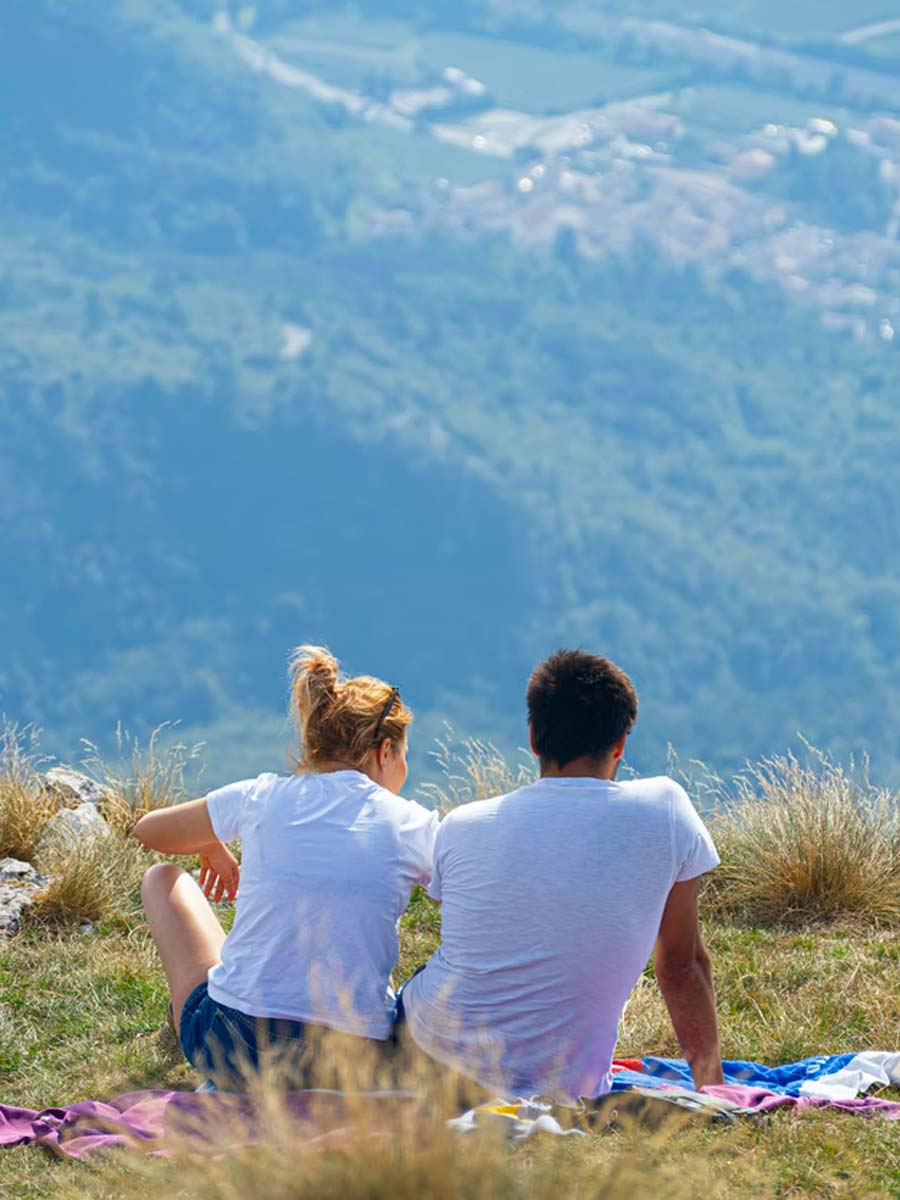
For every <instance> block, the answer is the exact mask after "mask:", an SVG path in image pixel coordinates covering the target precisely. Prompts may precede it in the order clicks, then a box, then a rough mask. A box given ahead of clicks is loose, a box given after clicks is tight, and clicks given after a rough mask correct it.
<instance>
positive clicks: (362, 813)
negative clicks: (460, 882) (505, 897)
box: [206, 771, 438, 1039]
mask: <svg viewBox="0 0 900 1200" xmlns="http://www.w3.org/2000/svg"><path fill="white" fill-rule="evenodd" d="M206 799H207V805H208V808H209V815H210V819H211V820H212V826H213V829H214V830H215V833H216V837H218V838H220V839H221V840H222V841H223V842H230V841H234V840H236V839H238V838H239V839H240V841H241V860H242V866H241V882H240V889H239V892H238V900H237V908H236V912H235V919H234V927H233V929H232V930H231V932H230V933H229V934H228V936H227V937H226V939H225V944H224V946H223V947H222V961H221V962H220V963H219V964H218V965H217V966H215V967H212V968H211V970H210V972H209V994H210V996H211V997H212V998H213V1000H216V1001H218V1002H219V1003H220V1004H226V1005H228V1006H229V1007H230V1008H236V1009H238V1010H239V1011H240V1012H243V1013H246V1014H247V1015H248V1016H252V1017H286V1018H289V1019H290V1020H295V1021H308V1022H311V1023H314V1024H317V1025H328V1026H330V1027H331V1028H333V1029H339V1030H341V1031H342V1032H344V1033H350V1034H357V1035H359V1036H361V1037H371V1038H379V1039H384V1038H387V1037H388V1036H389V1035H390V1031H391V1023H392V1014H393V1006H394V994H393V991H392V989H391V987H390V983H389V977H390V973H391V971H392V969H393V967H394V964H395V962H396V961H397V952H398V949H399V941H398V938H397V925H398V922H399V920H400V917H401V915H402V913H403V911H404V909H405V908H406V905H407V902H408V900H409V895H410V892H411V891H412V889H413V886H414V885H415V884H416V883H422V884H427V883H428V881H429V880H430V878H431V864H432V855H433V850H434V839H435V834H436V832H437V827H438V815H437V813H433V812H429V811H428V810H427V809H425V808H423V807H422V806H421V805H419V804H414V803H412V802H410V801H408V800H403V799H401V798H400V797H399V796H395V795H393V793H392V792H389V791H387V790H386V789H385V788H383V787H379V785H378V784H376V783H374V782H373V781H372V780H371V779H369V777H368V776H367V775H364V774H363V773H362V772H360V771H336V772H334V773H330V774H323V775H260V776H259V778H258V779H248V780H245V781H243V782H242V783H233V784H230V785H229V786H228V787H223V788H220V789H219V790H218V791H215V792H211V793H210V794H209V796H207V798H206Z"/></svg>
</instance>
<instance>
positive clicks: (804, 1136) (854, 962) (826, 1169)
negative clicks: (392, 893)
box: [0, 897, 900, 1200]
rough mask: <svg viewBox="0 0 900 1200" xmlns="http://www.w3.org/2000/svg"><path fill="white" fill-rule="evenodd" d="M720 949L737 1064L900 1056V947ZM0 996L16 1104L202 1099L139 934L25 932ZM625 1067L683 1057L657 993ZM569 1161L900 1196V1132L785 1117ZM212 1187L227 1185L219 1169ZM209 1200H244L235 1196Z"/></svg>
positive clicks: (792, 1191) (417, 947) (408, 1176)
mask: <svg viewBox="0 0 900 1200" xmlns="http://www.w3.org/2000/svg"><path fill="white" fill-rule="evenodd" d="M708 936H709V942H710V947H711V949H712V951H713V955H714V960H715V966H716V977H717V984H718V992H719V1008H720V1014H721V1021H722V1026H723V1035H724V1046H723V1049H724V1053H725V1054H726V1055H729V1056H731V1057H745V1056H747V1057H753V1058H756V1059H761V1060H764V1061H773V1062H774V1061H788V1060H790V1059H793V1058H796V1057H800V1056H805V1055H808V1054H813V1053H817V1052H821V1051H825V1050H832V1051H835V1052H840V1051H850V1050H854V1049H859V1048H864V1047H880V1046H884V1047H890V1046H893V1045H895V1044H896V1042H897V1012H898V1009H900V970H898V960H900V937H898V936H897V935H896V934H895V933H890V934H888V933H878V932H876V931H874V930H872V929H866V928H862V927H859V926H855V925H849V924H836V925H833V926H831V927H829V928H827V929H823V928H821V927H819V928H806V929H803V928H801V929H793V930H790V931H777V930H770V931H760V930H752V929H747V928H742V927H736V926H733V925H728V924H720V923H715V924H711V925H709V927H708ZM434 940H435V914H434V913H433V912H432V911H431V908H430V905H429V904H428V903H427V902H426V901H424V900H423V899H422V898H421V897H419V898H418V899H417V900H416V901H415V902H414V904H413V906H412V908H411V910H410V911H409V913H408V914H407V916H406V918H405V920H404V957H403V962H402V964H401V971H400V974H406V973H407V972H408V971H409V970H410V969H411V968H412V967H413V965H414V964H415V963H416V962H418V961H420V959H421V958H422V957H423V956H424V955H425V954H426V953H427V952H428V951H429V949H430V948H431V946H432V945H433V944H434ZM0 994H2V997H3V1008H2V1014H3V1025H2V1031H0V1079H2V1098H3V1101H4V1102H6V1103H16V1104H22V1105H25V1106H28V1107H44V1106H47V1105H52V1104H59V1103H65V1102H71V1101H74V1100H76V1099H83V1098H87V1097H101V1098H102V1097H106V1098H109V1097H112V1096H115V1095H119V1094H121V1093H123V1092H126V1091H129V1090H131V1089H132V1088H135V1087H174V1088H191V1087H193V1086H196V1078H195V1076H194V1075H193V1073H192V1072H191V1070H190V1069H189V1068H188V1067H187V1066H186V1065H185V1064H184V1063H183V1061H182V1060H181V1058H180V1055H179V1054H178V1052H177V1050H176V1049H175V1048H174V1046H173V1043H172V1042H171V1040H170V1038H169V1037H168V1035H167V1034H166V1033H164V1032H163V1024H164V1017H165V1005H166V999H167V997H166V991H165V987H164V982H163V979H162V975H161V972H160V970H159V967H158V965H157V963H156V961H155V956H154V953H153V949H152V947H151V945H150V944H149V941H148V938H147V935H146V932H145V931H144V930H143V929H142V927H141V926H140V924H139V923H135V924H134V925H132V926H130V927H129V926H126V927H121V926H118V927H117V926H106V927H98V928H96V929H95V930H93V931H92V932H90V933H82V932H81V931H80V930H78V929H74V930H51V929H41V928H31V929H29V930H28V931H27V932H26V933H25V934H24V935H22V936H20V937H19V938H18V939H17V940H15V941H13V942H10V943H9V944H8V945H7V946H5V947H4V949H3V951H2V952H0ZM620 1051H621V1053H622V1054H623V1055H626V1056H627V1055H637V1054H640V1053H650V1052H656V1053H675V1052H676V1047H675V1045H674V1043H673V1039H672V1035H671V1032H670V1031H669V1029H668V1027H667V1022H666V1018H665V1014H664V1011H663V1008H662V1005H661V1002H660V999H659V996H658V993H657V990H656V986H655V983H654V982H653V980H652V979H651V978H650V976H649V975H648V976H647V977H645V979H644V980H643V981H642V982H641V984H640V986H639V988H638V990H637V992H636V993H635V996H634V999H633V1001H632V1003H631V1005H630V1007H629V1009H628V1011H627V1013H626V1017H625V1021H624V1023H623V1028H622V1037H621V1043H620ZM465 1145H466V1146H468V1143H465ZM448 1153H449V1154H451V1156H452V1162H453V1170H454V1172H457V1173H458V1179H457V1180H456V1181H454V1182H452V1183H450V1184H448V1185H447V1188H446V1190H445V1191H443V1192H442V1193H441V1194H442V1195H447V1196H453V1197H455V1196H465V1195H473V1194H476V1193H475V1192H473V1190H472V1187H473V1181H472V1179H471V1178H470V1177H469V1176H468V1175H467V1168H468V1167H470V1166H471V1163H468V1162H467V1157H466V1156H467V1151H465V1150H463V1147H462V1144H460V1148H459V1151H458V1152H456V1151H455V1149H454V1147H453V1146H452V1144H451V1147H450V1149H449V1150H448ZM560 1153H561V1151H560V1147H559V1146H557V1145H556V1144H550V1143H549V1140H548V1143H545V1144H543V1145H534V1146H531V1147H529V1148H528V1149H527V1150H520V1151H510V1152H509V1153H504V1154H503V1155H502V1156H501V1157H502V1161H501V1162H499V1163H494V1164H493V1166H492V1168H491V1169H492V1170H494V1171H497V1172H501V1171H502V1172H503V1173H504V1175H508V1178H507V1179H506V1184H505V1186H506V1187H508V1190H509V1194H511V1195H530V1194H539V1195H543V1194H545V1193H546V1194H548V1195H549V1191H546V1182H540V1181H536V1180H535V1178H534V1172H535V1171H536V1170H537V1171H539V1172H540V1171H541V1169H542V1165H543V1166H545V1167H546V1168H547V1169H548V1170H550V1169H551V1165H552V1164H556V1165H555V1166H553V1167H552V1169H553V1170H556V1169H558V1168H559V1163H558V1158H559V1155H560ZM565 1160H566V1161H565V1164H564V1169H565V1171H566V1173H567V1175H568V1177H569V1178H570V1179H571V1184H572V1186H571V1189H568V1194H571V1195H594V1194H597V1193H596V1192H595V1191H594V1190H593V1184H592V1182H591V1181H592V1179H593V1180H594V1181H595V1182H599V1181H600V1180H604V1179H605V1180H607V1181H612V1180H614V1179H615V1177H616V1174H617V1172H620V1171H622V1170H624V1169H625V1168H626V1166H627V1167H629V1169H632V1168H634V1167H635V1165H636V1164H637V1165H638V1166H639V1172H638V1178H637V1179H636V1180H633V1182H632V1184H631V1185H629V1186H631V1187H632V1188H633V1190H631V1191H630V1192H629V1193H627V1194H631V1195H641V1196H643V1195H647V1196H650V1195H653V1194H655V1193H657V1192H659V1191H661V1190H666V1191H667V1194H675V1195H680V1194H682V1192H681V1191H680V1190H678V1189H677V1188H676V1189H675V1190H674V1191H669V1190H668V1189H670V1188H672V1187H673V1179H674V1178H675V1177H680V1178H681V1180H682V1183H683V1184H684V1186H685V1194H686V1190H687V1188H688V1185H690V1184H691V1182H692V1181H694V1182H696V1181H698V1180H699V1179H700V1178H701V1177H703V1176H704V1175H705V1176H706V1180H705V1184H704V1193H705V1194H706V1195H709V1196H720V1195H721V1196H726V1195H728V1196H792V1195H812V1194H815V1195H826V1196H835V1197H838V1196H847V1197H851V1196H852V1197H860V1196H877V1195H885V1196H889V1195H900V1145H898V1143H897V1138H896V1127H894V1126H893V1125H892V1124H889V1123H886V1122H885V1123H879V1122H877V1121H865V1120H863V1119H860V1118H850V1117H845V1116H841V1115H837V1116H833V1115H826V1114H809V1115H802V1116H791V1115H790V1114H784V1113H779V1114H776V1116H775V1117H774V1119H773V1120H772V1121H771V1122H770V1123H768V1124H766V1125H764V1126H758V1125H755V1124H747V1125H745V1126H742V1127H739V1128H733V1129H717V1128H711V1127H707V1126H706V1125H705V1123H704V1122H702V1121H699V1120H698V1121H697V1123H696V1124H691V1123H688V1124H686V1125H685V1126H684V1127H682V1128H679V1129H678V1130H677V1131H672V1132H670V1133H668V1134H665V1135H661V1134H655V1135H651V1134H649V1133H645V1132H641V1131H640V1130H632V1131H627V1130H626V1131H625V1132H621V1133H618V1134H615V1135H613V1134H597V1135H595V1136H592V1137H591V1138H589V1139H588V1140H587V1141H586V1142H585V1143H583V1144H579V1145H578V1146H577V1147H575V1148H574V1149H573V1148H571V1147H569V1146H566V1150H565ZM394 1165H395V1171H396V1177H395V1185H396V1186H395V1189H394V1194H396V1195H400V1196H407V1195H412V1194H413V1190H414V1188H415V1186H416V1182H415V1181H416V1174H417V1172H418V1171H420V1170H421V1169H422V1165H423V1164H422V1163H421V1162H418V1160H417V1159H416V1156H415V1155H412V1156H410V1157H409V1161H405V1160H404V1157H403V1155H402V1154H401V1155H400V1156H399V1161H397V1162H395V1164H394ZM260 1169H262V1168H261V1167H260ZM357 1169H358V1170H359V1172H360V1175H361V1176H362V1177H364V1175H365V1156H364V1155H359V1156H358V1158H357ZM707 1173H708V1174H707ZM216 1174H224V1175H227V1172H223V1171H222V1169H221V1167H220V1169H219V1170H218V1171H217V1172H216ZM189 1176H190V1172H189ZM162 1178H163V1179H164V1180H165V1181H166V1183H167V1186H169V1187H171V1188H172V1190H171V1191H170V1192H169V1194H170V1195H172V1196H187V1195H195V1194H198V1193H196V1192H195V1191H193V1190H192V1189H190V1187H188V1189H186V1190H181V1189H180V1188H179V1187H178V1186H177V1184H176V1181H175V1178H174V1176H173V1173H172V1171H171V1169H167V1168H162ZM541 1178H543V1177H542V1176H541ZM159 1182H161V1180H160V1181H159ZM358 1183H359V1190H358V1192H354V1193H352V1194H359V1195H364V1194H365V1195H381V1194H382V1193H381V1192H377V1191H369V1192H367V1191H366V1190H365V1188H364V1186H363V1178H360V1180H359V1181H358ZM209 1186H210V1187H211V1186H212V1185H209ZM609 1186H610V1188H611V1191H610V1193H609V1194H611V1195H619V1194H626V1193H624V1192H623V1193H620V1192H618V1191H616V1190H615V1184H614V1182H610V1183H609ZM120 1188H122V1189H124V1191H123V1192H121V1193H120V1191H119V1189H120ZM134 1188H135V1183H134V1180H133V1177H132V1175H131V1173H130V1168H129V1166H128V1164H127V1162H126V1161H125V1156H122V1162H121V1163H117V1162H116V1161H112V1162H111V1163H107V1164H101V1165H97V1166H94V1165H89V1164H88V1165H74V1164H71V1163H65V1162H60V1161H57V1160H55V1159H53V1158H51V1157H49V1156H47V1155H45V1154H44V1153H43V1152H41V1151H38V1150H34V1149H27V1148H25V1149H18V1150H10V1151H6V1152H4V1153H3V1157H2V1158H0V1196H3V1197H4V1198H6V1197H9V1198H10V1200H12V1198H13V1197H15V1198H16V1200H26V1198H28V1200H31V1198H34V1200H37V1197H48V1198H49V1197H64V1196H71V1195H74V1194H79V1195H81V1194H84V1195H87V1196H98V1197H100V1196H114V1195H118V1194H125V1195H131V1194H136V1190H135V1191H133V1190H132V1189H134ZM532 1189H534V1190H532ZM204 1194H206V1193H204ZM208 1194H209V1195H215V1196H222V1197H224V1196H230V1195H231V1194H232V1193H231V1192H230V1191H229V1190H226V1188H225V1186H224V1184H223V1185H222V1187H221V1190H210V1191H209V1193H208ZM259 1194H261V1195H273V1196H275V1195H286V1196H287V1195H295V1194H300V1193H299V1192H297V1193H295V1192H293V1191H290V1190H284V1191H276V1190H273V1191H271V1192H265V1191H260V1192H259ZM304 1194H322V1193H318V1192H316V1193H312V1192H310V1193H304ZM385 1194H386V1193H385ZM483 1194H486V1193H483ZM495 1194H497V1193H495Z"/></svg>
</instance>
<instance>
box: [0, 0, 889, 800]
mask: <svg viewBox="0 0 900 1200" xmlns="http://www.w3.org/2000/svg"><path fill="white" fill-rule="evenodd" d="M771 8H772V11H768V10H767V12H766V13H765V16H764V19H763V15H762V6H748V5H743V4H738V3H734V4H725V5H717V6H715V11H713V10H712V9H711V8H710V9H705V8H704V7H703V6H702V5H700V4H695V5H692V6H691V8H690V11H689V12H688V13H686V14H684V13H680V12H679V11H677V6H673V5H667V4H665V3H659V4H655V5H653V6H652V11H651V9H650V8H648V6H641V9H640V12H638V9H637V7H636V6H629V5H626V4H617V5H612V4H610V5H580V6H579V5H563V6H554V7H553V8H552V9H551V8H550V7H549V6H544V5H542V4H540V3H538V2H537V0H535V2H534V3H513V2H512V0H490V2H485V3H475V2H472V3H467V4H461V5H452V6H451V5H441V4H432V5H426V6H422V5H416V6H413V5H411V4H406V3H401V2H400V0H397V2H396V3H390V2H387V0H385V2H383V3H377V4H376V3H369V4H365V5H362V6H358V7H357V9H356V10H354V12H355V15H354V12H350V11H349V10H347V11H344V10H335V9H334V8H333V6H324V5H322V6H320V5H317V4H301V3H291V2H288V0H283V2H281V3H279V2H277V0H271V2H270V3H260V4H258V5H257V6H255V7H254V6H246V7H244V8H238V7H234V8H233V9H232V11H230V12H226V11H225V10H224V9H223V10H221V11H216V8H215V6H213V5H211V4H209V5H208V4H206V3H202V2H200V0H194V2H192V3H187V2H185V3H183V4H179V3H176V0H166V2H165V3H156V4H153V5H150V4H149V3H145V2H144V0H129V2H128V3H127V4H123V5H119V6H116V12H115V13H114V14H110V12H109V11H108V9H107V7H106V6H101V5H99V4H97V3H94V2H92V3H88V4H85V5H82V6H80V7H79V9H78V10H77V12H76V11H74V10H72V9H71V7H70V6H67V5H62V4H60V3H54V2H53V0H30V2H29V3H26V2H25V0H12V2H11V3H9V4H8V5H7V6H6V10H5V15H4V21H5V34H6V36H5V37H4V38H3V40H2V43H0V96H2V99H3V101H4V102H5V108H6V109H7V111H8V112H9V113H10V114H11V117H10V119H9V120H8V121H5V122H4V123H3V125H2V129H0V165H2V171H0V213H2V218H3V219H2V222H0V239H2V243H3V267H2V271H0V302H2V304H3V308H4V321H3V334H2V338H0V355H2V357H0V373H2V376H0V377H2V380H3V384H4V386H3V389H2V392H0V498H2V501H3V506H4V512H5V513H6V514H7V520H6V521H5V522H4V523H3V526H2V528H0V561H2V562H3V564H4V583H5V587H4V591H3V603H2V605H0V649H2V656H0V710H5V711H6V712H7V714H8V715H9V716H10V717H11V718H13V719H14V720H17V721H19V722H20V723H27V722H35V723H37V724H40V725H43V726H45V727H46V731H47V734H46V737H45V744H46V745H47V746H48V748H50V749H52V750H54V751H56V752H58V753H64V754H66V755H69V756H71V755H73V754H76V753H77V746H78V740H77V739H78V736H79V735H80V733H81V731H82V730H84V729H85V728H90V729H92V730H98V729H108V730H109V731H110V735H111V734H112V732H113V730H114V728H115V724H116V722H117V721H119V720H122V721H124V723H125V724H126V726H128V727H129V728H132V729H135V730H136V731H137V732H139V733H141V734H142V735H144V734H146V732H147V731H148V730H149V729H150V728H152V727H153V726H154V725H155V724H158V723H159V722H161V721H165V720H170V719H180V720H181V721H182V723H183V729H182V733H183V734H184V736H185V737H187V738H188V739H192V738H194V737H203V738H206V739H208V741H209V744H210V749H209V752H208V758H209V765H208V776H209V777H210V778H212V779H219V778H222V777H224V776H226V775H231V774H243V773H248V772H255V771H256V770H258V769H262V768H263V767H265V766H270V765H278V760H280V759H281V758H282V755H283V750H282V749H281V747H282V744H283V742H284V725H283V719H282V717H281V715H280V711H281V707H282V704H283V695H284V677H283V665H284V661H285V656H286V652H287V650H288V648H289V647H290V645H291V644H293V643H295V642H297V641H299V640H301V639H303V640H308V639H314V640H315V639H318V640H323V641H327V642H328V643H330V644H332V645H333V646H334V647H335V649H336V650H337V651H338V652H339V653H340V654H341V655H342V657H343V658H345V659H346V660H347V662H348V664H349V665H350V666H351V667H352V668H354V669H359V670H370V671H376V672H379V673H382V674H384V675H385V676H386V677H389V678H391V679H392V680H396V681H397V682H398V683H399V684H400V685H401V686H402V688H403V690H404V695H405V696H407V697H408V698H409V700H410V702H411V703H412V704H413V706H414V707H415V708H416V710H417V712H418V713H419V715H420V729H419V734H418V737H419V741H418V751H417V756H418V763H417V765H418V772H419V776H420V777H421V774H422V772H423V771H424V770H425V769H427V760H426V759H425V751H426V750H427V749H428V748H429V747H430V744H431V739H432V738H433V736H434V734H435V733H436V732H437V731H438V730H439V729H440V726H441V722H442V720H443V719H445V718H449V719H450V720H452V722H453V723H454V725H455V726H456V727H457V728H458V729H459V730H460V731H462V732H468V733H477V734H484V735H488V736H492V737H495V738H496V739H498V740H499V741H501V742H502V743H504V744H506V745H515V744H517V743H518V742H519V741H521V740H522V736H523V735H522V729H521V708H522V705H521V693H522V689H523V683H524V679H525V677H526V675H527V671H528V669H529V667H530V666H531V665H532V663H533V662H534V661H535V659H536V658H537V657H538V656H539V655H541V654H543V653H544V652H545V651H547V650H548V649H550V648H552V647H553V646H554V645H555V644H557V643H558V642H584V643H585V644H589V645H591V646H595V647H597V648H599V649H602V650H604V651H605V652H607V653H609V654H610V655H611V656H613V657H615V658H616V659H618V660H619V661H621V662H622V664H623V665H624V666H626V667H627V668H628V669H629V671H630V672H631V673H632V674H633V676H634V678H635V681H636V683H637V684H638V687H639V690H640V692H641V695H642V711H641V720H640V724H639V727H638V730H637V732H636V734H635V738H634V744H633V749H632V751H631V755H630V757H631V760H632V762H633V764H634V765H635V766H637V767H638V768H639V769H642V770H652V769H656V768H658V767H659V766H660V765H661V763H662V762H663V760H664V757H665V747H666V744H667V743H669V742H671V743H673V744H674V745H675V746H676V747H677V748H678V750H679V752H680V753H681V754H682V756H683V757H684V758H703V759H705V760H707V761H708V762H710V763H711V764H712V765H713V766H715V767H717V768H719V769H720V770H722V771H728V770H731V769H732V768H734V767H736V766H738V765H739V764H740V763H742V762H743V761H744V759H745V758H746V757H748V756H749V757H757V756H759V755H761V754H764V753H770V752H773V751H776V750H780V749H782V748H784V747H785V746H787V745H788V744H789V743H790V742H791V741H792V740H793V739H794V738H795V735H796V734H797V732H798V731H799V732H801V733H802V734H804V735H805V736H806V737H808V738H810V739H811V740H812V741H814V742H815V743H816V744H818V745H820V746H823V747H825V748H828V749H830V750H832V751H833V752H834V753H835V754H837V755H839V756H843V755H845V754H847V753H848V752H859V751H867V752H869V753H870V754H871V756H872V759H873V763H874V765H875V767H876V770H877V772H878V774H879V775H880V777H882V778H885V779H891V780H893V781H896V780H897V779H898V778H900V741H898V735H897V729H898V728H900V676H898V672H897V670H896V668H897V664H898V660H900V583H898V581H897V562H898V534H897V529H898V520H897V518H898V490H897V485H896V478H895V476H896V473H895V471H894V470H893V464H894V462H895V461H896V458H897V453H898V448H900V417H898V415H897V409H896V404H895V403H893V400H894V397H895V395H896V389H897V383H898V377H900V370H898V366H900V359H898V355H897V351H896V347H897V345H898V344H900V339H897V338H896V337H895V336H894V332H895V327H897V325H898V322H900V301H898V300H897V296H898V290H897V283H898V280H900V243H898V241H897V232H898V211H900V209H898V201H900V183H898V180H900V136H898V133H900V100H898V99H897V97H898V96H900V89H898V87H897V83H898V80H897V73H898V70H900V52H897V51H896V45H897V43H896V33H895V32H894V31H893V29H892V27H890V28H884V27H883V22H885V21H887V20H888V18H889V17H890V15H891V14H890V13H886V12H884V10H883V8H882V7H879V6H878V5H876V4H868V5H867V4H862V5H860V6H857V8H856V10H855V13H854V20H856V19H857V18H858V24H854V25H853V27H852V28H848V27H847V26H846V24H845V20H844V17H843V15H842V13H843V9H841V10H839V9H838V6H836V5H832V6H830V7H829V6H822V5H817V6H815V8H813V7H812V6H809V10H808V11H806V9H805V6H795V7H794V8H792V9H791V10H790V12H782V11H781V10H780V9H778V10H776V9H775V7H774V6H771ZM801 10H803V11H801ZM650 18H653V20H651V19H650ZM704 26H711V27H712V29H711V32H710V31H704ZM871 30H874V32H871ZM867 31H870V32H867ZM717 39H718V40H717ZM892 47H894V49H892ZM448 68H449V72H448Z"/></svg>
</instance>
